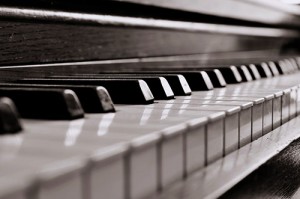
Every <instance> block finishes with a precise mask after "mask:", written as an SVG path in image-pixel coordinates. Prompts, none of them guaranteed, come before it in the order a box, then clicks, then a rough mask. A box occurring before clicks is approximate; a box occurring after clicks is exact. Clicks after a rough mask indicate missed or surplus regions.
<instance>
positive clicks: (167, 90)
mask: <svg viewBox="0 0 300 199" xmlns="http://www.w3.org/2000/svg"><path fill="white" fill-rule="evenodd" d="M47 78H50V79H51V78H56V79H57V78H59V79H93V80H97V79H100V80H105V79H108V80H110V79H115V80H116V79H119V80H127V79H128V80H131V79H136V80H144V81H145V82H146V83H147V84H148V86H149V88H150V90H151V92H152V94H153V96H154V98H155V99H156V100H165V99H173V98H174V93H173V90H172V88H171V87H170V85H169V83H168V81H167V80H166V79H165V78H164V77H151V76H136V77H135V76H119V75H111V74H110V75H108V74H105V75H103V74H94V75H88V74H86V75H83V74H82V75H80V76H79V75H78V76H54V77H51V76H50V77H47Z"/></svg>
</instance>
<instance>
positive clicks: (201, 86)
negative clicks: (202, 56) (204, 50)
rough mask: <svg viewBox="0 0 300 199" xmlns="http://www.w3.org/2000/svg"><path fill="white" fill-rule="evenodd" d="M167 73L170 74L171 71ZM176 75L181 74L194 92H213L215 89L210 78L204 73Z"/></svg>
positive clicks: (185, 72) (181, 72)
mask: <svg viewBox="0 0 300 199" xmlns="http://www.w3.org/2000/svg"><path fill="white" fill-rule="evenodd" d="M167 73H169V71H167ZM176 73H179V74H181V75H183V76H184V77H185V79H186V81H187V82H188V84H189V86H190V88H191V90H192V91H201V90H202V91H203V90H204V91H205V90H212V89H213V88H214V87H213V84H212V82H211V80H210V78H209V76H208V75H207V73H206V72H204V71H199V72H187V71H176Z"/></svg>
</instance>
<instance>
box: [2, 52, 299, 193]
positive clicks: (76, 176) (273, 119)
mask: <svg viewBox="0 0 300 199" xmlns="http://www.w3.org/2000/svg"><path fill="white" fill-rule="evenodd" d="M299 68H300V64H299V59H298V58H291V59H284V60H280V61H274V62H265V63H262V64H255V65H254V64H250V65H243V66H240V67H235V66H230V67H224V68H217V69H214V70H211V69H206V70H205V71H206V72H205V71H197V70H196V69H193V70H186V71H176V70H175V71H165V72H163V71H152V72H150V71H144V72H138V73H136V74H132V73H129V72H128V73H126V72H124V75H122V74H113V73H106V74H99V75H95V74H84V75H74V76H68V77H66V76H49V77H45V78H27V79H20V80H18V81H15V82H9V83H1V84H0V96H5V97H9V98H11V99H12V100H13V101H14V103H15V106H16V107H17V109H18V111H19V113H20V116H21V117H22V119H20V121H18V120H17V119H18V118H17V116H16V111H15V110H14V105H13V104H12V102H11V101H10V100H9V99H8V98H2V99H5V100H6V101H9V102H6V104H8V105H2V102H1V100H0V114H1V115H0V124H1V126H3V127H1V126H0V127H1V128H2V129H1V128H0V130H1V131H3V133H2V134H3V135H2V137H1V139H0V142H1V144H0V147H1V150H0V157H1V159H0V161H1V167H0V175H1V177H0V183H1V185H2V186H0V187H1V188H0V198H28V199H29V198H38V199H47V198H74V199H76V198H78V199H83V198H84V199H86V198H90V199H95V198H126V199H128V198H132V199H135V198H144V197H148V196H153V195H157V194H159V193H161V192H164V191H165V190H168V189H169V188H170V187H172V185H173V184H174V183H176V182H180V181H182V180H184V179H186V178H187V179H189V178H191V177H192V176H193V175H194V174H195V172H199V171H200V172H201V171H205V170H207V169H209V168H211V166H212V165H214V164H215V163H217V162H219V161H220V160H221V159H222V158H223V159H226V158H227V157H229V158H231V157H232V154H233V153H234V152H236V151H241V153H245V150H246V149H247V147H248V148H249V146H250V144H251V143H252V142H253V143H254V142H255V141H256V140H259V139H265V138H266V136H268V135H271V134H272V133H273V132H274V131H278V129H280V128H284V129H285V130H286V131H288V130H289V129H288V127H286V123H287V122H289V121H293V119H294V118H295V117H296V116H297V115H298V114H299V112H300V95H299V94H300V92H299V91H298V90H299V88H300V80H299V73H298V70H299ZM226 83H227V85H226ZM83 85H84V86H83ZM225 85H226V86H225ZM102 86H103V87H102ZM214 87H215V88H214ZM106 89H107V91H106ZM156 89H157V90H156ZM87 90H88V91H87ZM173 90H174V91H173ZM95 91H97V92H95ZM88 93H89V94H88ZM109 95H110V96H109ZM110 97H111V99H112V101H114V102H115V104H112V102H111V99H110ZM95 99H97V100H99V101H100V102H99V103H97V102H96V101H97V100H95ZM5 100H4V101H5ZM154 100H155V101H154ZM153 101H154V103H153ZM3 103H4V102H3ZM89 103H91V104H96V105H95V107H96V109H97V111H93V110H92V108H91V107H92V106H89ZM2 106H6V107H8V108H7V109H9V110H10V111H7V110H6V109H5V110H3V111H2V110H1V107H2ZM57 111H58V112H57ZM83 112H85V113H83ZM83 114H84V117H83ZM6 115H9V116H11V118H12V119H10V120H9V121H5V119H2V118H4V117H3V116H6ZM47 115H48V116H49V118H47V117H45V116H47ZM50 116H51V117H50ZM14 118H15V119H14ZM69 119H71V120H69ZM68 120H69V121H68ZM294 120H298V119H294ZM20 122H21V124H22V128H23V130H21V131H20V129H21V124H20ZM11 124H13V125H11ZM9 125H10V126H9ZM282 125H283V127H281V126H282ZM16 131H19V132H18V133H16ZM295 131H296V130H295V125H294V126H293V132H294V134H297V133H296V132H295ZM296 138H297V137H296V136H295V137H293V139H296ZM290 141H291V140H290ZM285 144H286V143H285ZM254 145H255V144H254ZM260 149H261V148H260ZM273 153H274V151H273ZM269 158H270V157H269ZM227 159H228V158H227ZM216 178H217V177H216ZM221 181H222V180H221ZM206 186H207V185H206ZM232 186H233V185H232ZM229 188H230V187H227V189H226V190H228V189H229ZM226 190H223V192H224V191H226ZM219 194H222V193H219ZM163 196H164V197H168V196H167V195H163ZM201 196H203V197H206V196H205V195H201ZM217 196H218V195H214V197H217Z"/></svg>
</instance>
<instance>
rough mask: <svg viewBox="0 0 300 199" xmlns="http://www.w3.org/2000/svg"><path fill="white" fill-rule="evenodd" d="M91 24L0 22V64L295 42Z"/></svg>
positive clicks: (258, 47) (268, 47) (223, 49)
mask: <svg viewBox="0 0 300 199" xmlns="http://www.w3.org/2000/svg"><path fill="white" fill-rule="evenodd" d="M105 19H106V18H105ZM96 24H97V22H95V23H94V24H90V25H86V24H79V25H78V24H64V23H61V22H49V23H45V22H37V21H33V22H11V21H1V22H0V26H1V31H0V44H1V45H0V52H1V53H0V65H21V64H34V63H53V62H70V61H90V60H106V59H108V60H109V59H124V58H141V57H156V56H169V55H183V54H195V53H198V54H202V53H215V52H233V51H245V50H271V49H282V48H283V46H285V45H287V44H288V43H290V42H293V41H294V40H293V38H284V37H276V36H271V37H267V36H266V37H261V36H247V35H236V34H222V33H220V34H219V33H212V32H210V31H207V32H206V31H200V30H199V31H198V30H190V31H189V30H188V29H184V28H183V29H182V30H180V29H177V28H174V29H172V28H168V27H156V26H155V25H154V26H153V27H152V28H151V26H150V24H148V25H149V26H148V27H147V26H146V27H144V26H143V25H142V26H140V27H136V26H134V25H132V26H128V27H126V25H125V24H121V25H102V24H100V25H96ZM216 28H218V27H216ZM225 31H226V30H225ZM246 32H247V31H246ZM249 32H251V29H249ZM295 35H296V34H295Z"/></svg>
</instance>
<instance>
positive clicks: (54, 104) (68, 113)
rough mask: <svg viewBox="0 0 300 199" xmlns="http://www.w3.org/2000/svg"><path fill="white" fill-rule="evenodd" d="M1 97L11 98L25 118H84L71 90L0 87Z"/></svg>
mask: <svg viewBox="0 0 300 199" xmlns="http://www.w3.org/2000/svg"><path fill="white" fill-rule="evenodd" d="M0 96H7V97H9V98H11V99H12V100H13V101H14V103H15V104H16V107H17V109H18V110H19V113H20V115H21V117H24V118H36V119H76V118H82V117H83V116H84V112H83V110H82V108H81V104H80V102H79V100H78V98H77V96H76V94H75V93H74V92H73V91H72V90H69V89H46V88H43V89H40V88H8V87H7V88H4V87H2V88H1V87H0Z"/></svg>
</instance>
